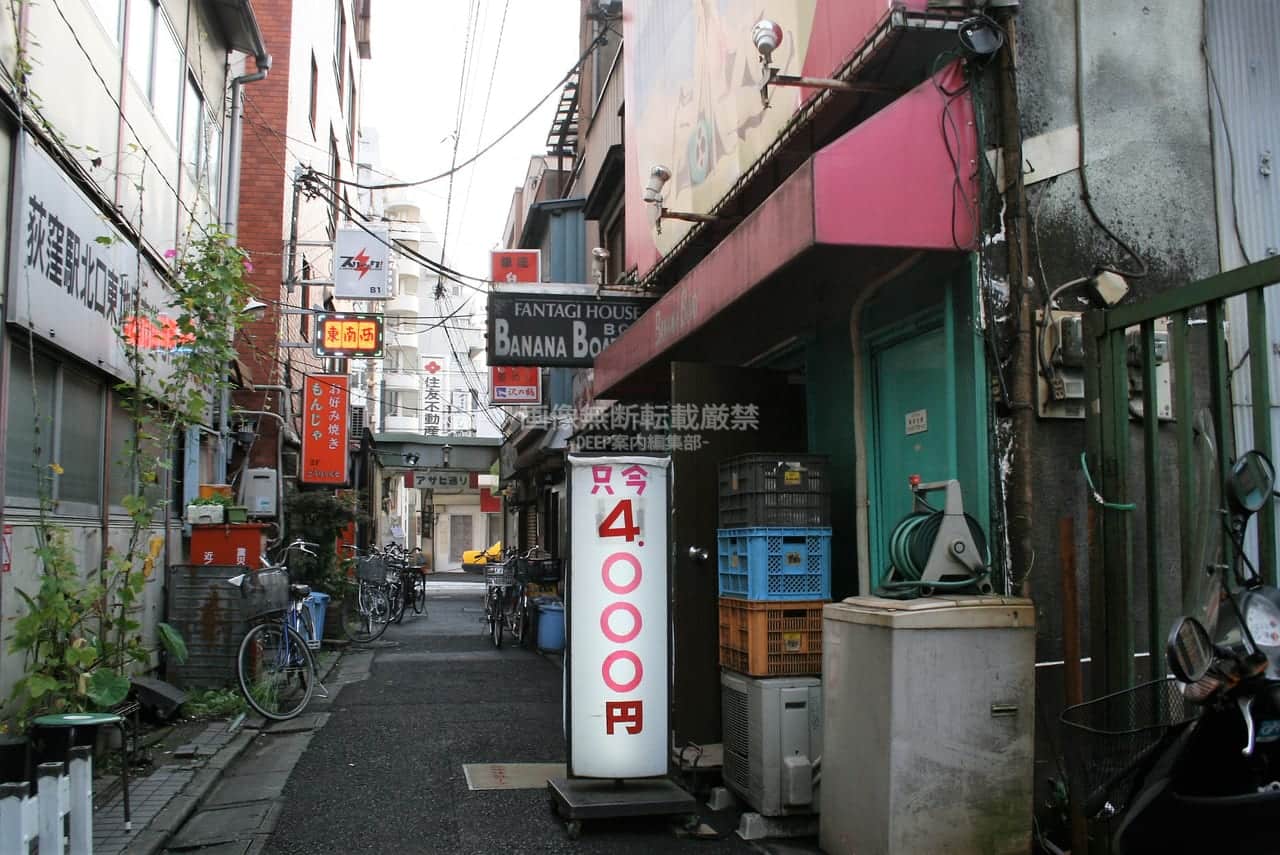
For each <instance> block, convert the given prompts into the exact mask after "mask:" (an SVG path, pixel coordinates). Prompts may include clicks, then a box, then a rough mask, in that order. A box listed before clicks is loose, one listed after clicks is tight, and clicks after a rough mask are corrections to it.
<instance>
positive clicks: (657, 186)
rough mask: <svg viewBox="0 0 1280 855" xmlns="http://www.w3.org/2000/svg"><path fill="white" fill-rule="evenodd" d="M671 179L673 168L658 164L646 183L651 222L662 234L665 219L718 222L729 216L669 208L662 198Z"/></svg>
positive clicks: (645, 197) (646, 200)
mask: <svg viewBox="0 0 1280 855" xmlns="http://www.w3.org/2000/svg"><path fill="white" fill-rule="evenodd" d="M670 180H671V170H670V169H667V167H665V166H663V165H662V164H658V165H657V166H655V167H653V168H652V169H650V170H649V181H648V182H647V183H646V184H645V185H644V201H645V202H646V203H647V204H648V205H649V224H650V225H652V226H653V228H654V230H656V231H657V233H658V234H662V221H663V220H684V221H685V222H687V223H718V222H721V221H722V220H725V219H728V218H727V217H713V216H710V215H708V214H694V213H690V212H688V211H671V210H668V209H667V207H666V204H665V203H664V200H663V198H662V188H663V187H665V186H667V182H668V181H670Z"/></svg>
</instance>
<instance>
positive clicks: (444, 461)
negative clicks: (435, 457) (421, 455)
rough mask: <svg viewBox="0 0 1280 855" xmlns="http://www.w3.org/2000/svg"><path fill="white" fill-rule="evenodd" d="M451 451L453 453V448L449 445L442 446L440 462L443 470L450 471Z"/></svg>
mask: <svg viewBox="0 0 1280 855" xmlns="http://www.w3.org/2000/svg"><path fill="white" fill-rule="evenodd" d="M451 451H453V446H451V445H449V444H448V443H445V444H444V445H443V446H441V448H440V461H441V462H440V467H441V468H442V469H448V468H449V452H451Z"/></svg>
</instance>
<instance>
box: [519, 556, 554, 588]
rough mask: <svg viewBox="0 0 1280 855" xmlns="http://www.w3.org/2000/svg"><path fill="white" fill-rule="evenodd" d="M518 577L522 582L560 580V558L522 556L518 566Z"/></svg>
mask: <svg viewBox="0 0 1280 855" xmlns="http://www.w3.org/2000/svg"><path fill="white" fill-rule="evenodd" d="M516 578H517V579H519V580H520V581H521V582H558V581H560V559H559V558H521V559H520V561H519V563H518V565H517V567H516Z"/></svg>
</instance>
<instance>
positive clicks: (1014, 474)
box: [998, 15, 1036, 596]
mask: <svg viewBox="0 0 1280 855" xmlns="http://www.w3.org/2000/svg"><path fill="white" fill-rule="evenodd" d="M1001 23H1002V24H1003V25H1004V29H1005V34H1006V39H1005V47H1004V50H1003V51H1001V52H1000V72H999V78H998V80H999V83H998V88H999V97H1000V141H999V143H1000V149H1001V151H1002V152H1003V153H1004V154H1003V164H1002V166H1003V169H1004V174H1005V175H1006V176H1007V179H1006V180H1007V188H1006V191H1005V204H1004V233H1005V234H1006V235H1007V236H1008V240H1006V241H1005V245H1006V246H1007V247H1008V276H1009V304H1010V309H1011V310H1012V311H1013V312H1015V313H1016V314H1015V316H1014V317H1015V323H1016V337H1015V342H1016V344H1015V346H1014V350H1013V371H1012V373H1013V383H1012V387H1013V388H1012V398H1013V400H1012V401H1010V404H1009V406H1010V409H1011V410H1012V413H1011V420H1012V422H1013V436H1012V438H1011V442H1012V443H1013V447H1012V449H1011V458H1012V459H1011V463H1012V466H1011V470H1012V471H1011V472H1010V474H1009V480H1010V484H1009V491H1008V494H1007V496H1008V498H1007V499H1006V502H1007V504H1006V507H1005V509H1004V510H1005V515H1006V516H1005V523H1006V526H1007V527H1008V531H1009V553H1010V554H1009V556H1008V558H1007V560H1006V564H1007V566H1008V568H1009V571H1010V573H1011V577H1012V575H1013V574H1017V573H1021V574H1023V576H1024V579H1025V578H1026V575H1025V574H1026V572H1027V570H1028V569H1029V568H1030V567H1031V564H1032V560H1033V558H1032V556H1033V555H1034V547H1033V545H1032V525H1031V520H1032V519H1033V511H1032V509H1033V507H1034V495H1033V477H1032V471H1031V449H1032V447H1033V443H1034V436H1033V434H1034V431H1035V396H1036V379H1035V370H1036V369H1035V358H1034V353H1033V346H1032V340H1031V339H1032V335H1031V326H1032V320H1031V319H1032V308H1031V290H1030V289H1029V288H1028V287H1027V218H1026V212H1027V193H1026V185H1025V183H1024V179H1023V173H1022V163H1023V161H1022V132H1021V128H1020V125H1021V120H1020V114H1019V112H1018V89H1017V85H1018V84H1017V79H1016V75H1017V67H1016V60H1017V49H1018V40H1017V19H1016V18H1015V17H1014V16H1012V15H1010V16H1008V17H1006V18H1005V19H1004V20H1003V21H1002V22H1001ZM1024 587H1025V584H1024ZM1008 593H1009V594H1011V595H1013V596H1029V595H1030V591H1029V590H1025V591H1013V590H1009V591H1008Z"/></svg>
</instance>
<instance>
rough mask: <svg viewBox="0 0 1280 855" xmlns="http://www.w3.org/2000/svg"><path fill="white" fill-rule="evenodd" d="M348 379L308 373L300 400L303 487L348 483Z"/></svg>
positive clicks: (333, 375) (301, 479)
mask: <svg viewBox="0 0 1280 855" xmlns="http://www.w3.org/2000/svg"><path fill="white" fill-rule="evenodd" d="M348 403H349V398H348V395H347V378H346V375H344V374H308V375H307V378H306V389H305V392H304V395H303V398H302V472H301V473H300V474H299V477H298V480H299V481H302V482H303V483H306V484H345V483H347V423H348V421H349V416H348V414H347V406H348Z"/></svg>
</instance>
